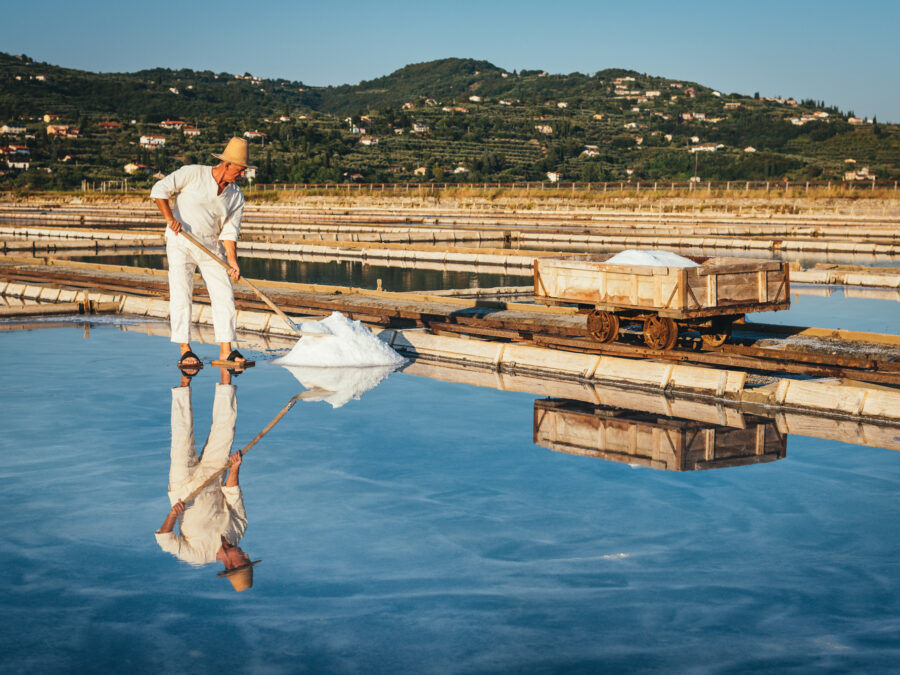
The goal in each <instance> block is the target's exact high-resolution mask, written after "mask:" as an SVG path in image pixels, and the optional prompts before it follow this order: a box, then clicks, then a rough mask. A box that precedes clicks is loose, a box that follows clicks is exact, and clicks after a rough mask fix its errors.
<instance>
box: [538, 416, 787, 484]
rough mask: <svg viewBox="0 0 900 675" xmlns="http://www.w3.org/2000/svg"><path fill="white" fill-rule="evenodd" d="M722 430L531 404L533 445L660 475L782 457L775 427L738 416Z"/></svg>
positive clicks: (784, 444)
mask: <svg viewBox="0 0 900 675" xmlns="http://www.w3.org/2000/svg"><path fill="white" fill-rule="evenodd" d="M742 419H743V421H744V423H745V426H744V427H741V428H738V427H728V426H723V425H719V424H709V423H706V422H697V421H694V420H685V419H678V418H674V417H662V416H660V415H655V414H653V413H645V412H635V411H631V410H622V409H620V408H611V407H607V406H592V405H590V404H587V403H581V402H578V401H569V400H564V399H538V400H536V401H535V402H534V443H535V445H540V446H543V447H545V448H549V449H550V450H555V451H556V452H565V453H569V454H573V455H582V456H585V457H597V458H599V459H605V460H609V461H613V462H625V463H628V464H638V465H641V466H648V467H651V468H654V469H662V470H664V471H698V470H704V469H722V468H726V467H734V466H744V465H747V464H759V463H762V462H772V461H776V460H779V459H783V458H784V456H785V454H786V452H787V436H785V435H783V434H781V433H780V432H779V431H778V428H777V427H776V426H775V423H774V422H772V421H771V420H768V419H765V418H762V417H759V418H757V417H753V416H752V415H744V416H743V417H742Z"/></svg>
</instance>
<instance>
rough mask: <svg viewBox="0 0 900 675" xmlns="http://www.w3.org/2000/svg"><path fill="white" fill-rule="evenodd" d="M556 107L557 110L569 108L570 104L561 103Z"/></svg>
mask: <svg viewBox="0 0 900 675" xmlns="http://www.w3.org/2000/svg"><path fill="white" fill-rule="evenodd" d="M556 107H557V108H568V107H569V104H568V103H566V102H565V101H560V102H559V103H557V104H556Z"/></svg>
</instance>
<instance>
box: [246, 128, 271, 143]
mask: <svg viewBox="0 0 900 675" xmlns="http://www.w3.org/2000/svg"><path fill="white" fill-rule="evenodd" d="M267 136H268V134H266V133H263V132H262V131H255V130H254V131H245V132H244V138H246V139H247V140H250V141H252V140H255V139H257V138H259V139H263V140H264V139H265V138H266V137H267Z"/></svg>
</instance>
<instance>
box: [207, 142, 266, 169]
mask: <svg viewBox="0 0 900 675" xmlns="http://www.w3.org/2000/svg"><path fill="white" fill-rule="evenodd" d="M212 156H213V157H215V158H216V159H221V160H222V161H223V162H229V163H231V164H238V165H240V166H242V167H244V168H245V169H256V168H258V167H255V166H253V165H252V164H249V163H248V161H249V159H250V151H249V150H248V148H247V139H246V138H238V137H237V136H235V137H234V138H232V139H231V140H230V141H228V145H226V146H225V152H223V153H222V154H221V155H217V154H216V153H212Z"/></svg>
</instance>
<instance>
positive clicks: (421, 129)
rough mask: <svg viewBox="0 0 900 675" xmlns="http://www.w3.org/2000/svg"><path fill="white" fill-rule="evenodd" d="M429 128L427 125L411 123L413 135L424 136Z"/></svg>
mask: <svg viewBox="0 0 900 675" xmlns="http://www.w3.org/2000/svg"><path fill="white" fill-rule="evenodd" d="M429 128H430V127H429V126H428V125H427V124H422V123H421V122H413V127H412V130H413V133H414V134H425V133H428V130H429Z"/></svg>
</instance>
